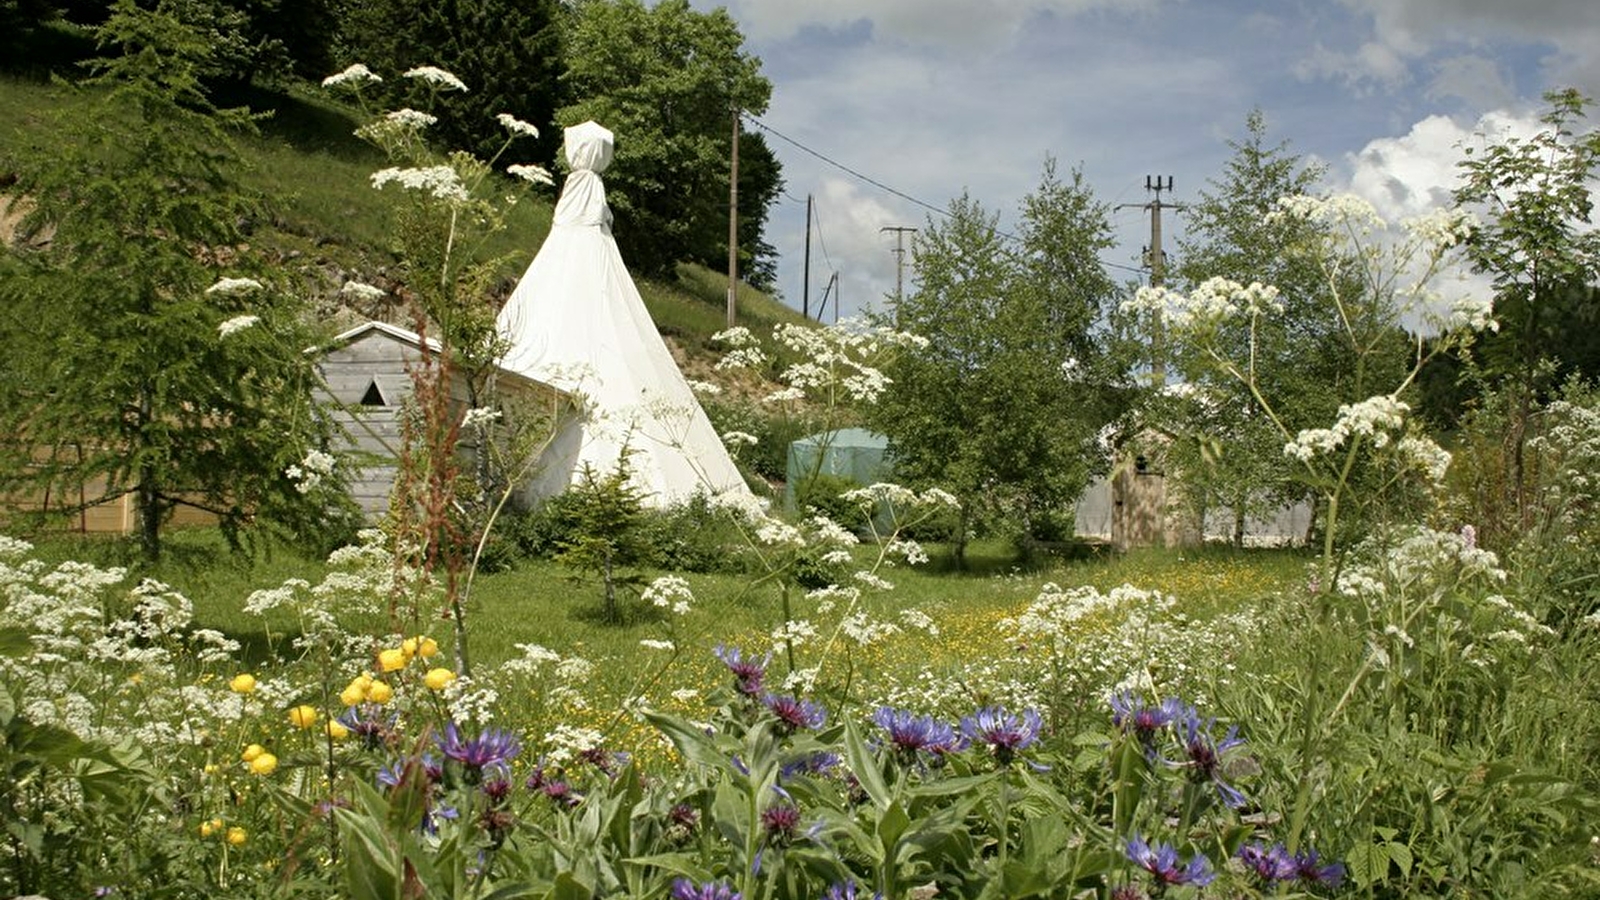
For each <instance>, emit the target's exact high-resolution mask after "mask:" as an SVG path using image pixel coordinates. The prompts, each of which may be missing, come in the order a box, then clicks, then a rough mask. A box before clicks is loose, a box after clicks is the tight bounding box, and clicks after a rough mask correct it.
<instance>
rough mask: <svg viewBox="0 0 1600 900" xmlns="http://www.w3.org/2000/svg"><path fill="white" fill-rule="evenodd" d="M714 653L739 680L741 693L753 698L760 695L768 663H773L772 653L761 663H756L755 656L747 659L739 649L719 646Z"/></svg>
mask: <svg viewBox="0 0 1600 900" xmlns="http://www.w3.org/2000/svg"><path fill="white" fill-rule="evenodd" d="M712 652H713V653H715V654H716V655H717V659H720V660H722V664H723V665H725V666H727V667H728V671H729V672H732V673H733V677H734V678H735V679H737V680H738V685H737V687H738V689H739V693H741V694H747V695H749V696H751V697H755V696H759V695H760V693H761V681H762V679H764V678H765V677H766V676H767V663H770V662H772V654H771V653H768V654H767V655H766V656H765V657H764V658H763V659H762V660H761V661H760V662H756V660H755V657H754V656H752V657H750V658H748V659H746V658H745V657H744V654H743V653H741V652H740V651H739V648H738V647H725V646H723V645H722V644H718V645H717V648H716V649H715V650H714V651H712Z"/></svg>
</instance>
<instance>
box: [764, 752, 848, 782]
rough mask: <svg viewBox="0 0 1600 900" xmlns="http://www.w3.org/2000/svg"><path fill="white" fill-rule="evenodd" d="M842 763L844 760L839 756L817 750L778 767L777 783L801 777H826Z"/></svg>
mask: <svg viewBox="0 0 1600 900" xmlns="http://www.w3.org/2000/svg"><path fill="white" fill-rule="evenodd" d="M843 763H844V759H843V758H842V757H840V756H839V754H837V753H832V752H829V751H827V750H818V751H817V752H815V753H810V754H807V755H805V756H802V757H800V758H799V759H791V760H789V761H788V762H786V763H784V764H783V765H781V766H779V767H778V781H779V783H782V782H785V781H788V780H790V779H792V778H797V777H799V776H801V775H818V776H826V775H828V774H830V773H831V772H833V770H835V769H837V768H839V766H840V765H842V764H843Z"/></svg>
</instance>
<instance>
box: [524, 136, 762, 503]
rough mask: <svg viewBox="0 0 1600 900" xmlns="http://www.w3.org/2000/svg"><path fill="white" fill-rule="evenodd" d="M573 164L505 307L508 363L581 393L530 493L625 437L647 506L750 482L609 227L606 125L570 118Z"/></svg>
mask: <svg viewBox="0 0 1600 900" xmlns="http://www.w3.org/2000/svg"><path fill="white" fill-rule="evenodd" d="M566 154H567V163H568V165H569V167H570V168H571V170H572V174H570V175H568V176H567V181H566V184H565V185H564V186H563V187H562V189H561V199H560V200H558V201H556V209H555V217H554V220H553V222H552V224H551V228H550V236H549V237H548V238H546V239H545V242H544V246H542V247H540V248H539V253H538V255H536V256H535V257H534V258H533V262H532V264H530V265H529V266H528V271H527V272H526V273H525V274H524V275H523V276H522V280H521V281H520V282H518V284H517V287H516V290H514V291H513V292H512V294H511V299H510V300H509V301H507V302H506V305H505V307H504V308H503V309H502V310H501V311H500V317H499V320H498V326H499V329H500V333H501V335H502V336H504V337H505V338H506V339H507V340H508V341H509V343H510V350H508V351H507V353H506V356H505V360H504V363H503V365H504V366H505V367H506V368H507V369H510V370H512V371H514V372H518V373H521V374H523V375H526V376H528V377H529V378H533V379H536V380H538V381H542V382H545V383H546V384H550V385H552V386H554V387H557V388H560V389H562V390H564V391H568V392H570V393H572V394H574V395H577V396H578V397H579V398H580V399H581V401H582V403H583V407H584V413H585V414H584V416H583V417H582V421H580V422H578V423H574V424H573V425H571V426H569V427H568V428H567V429H566V430H565V431H564V432H562V433H561V434H560V435H559V436H558V437H557V439H556V441H555V444H554V445H553V446H552V447H551V448H550V449H549V451H547V452H546V453H545V456H544V458H543V459H542V460H541V465H542V469H541V471H540V473H539V475H538V476H537V478H536V480H535V482H534V484H533V485H532V486H531V492H532V493H533V494H534V495H535V496H549V495H551V494H556V493H560V492H561V491H562V490H564V489H565V488H566V487H567V486H568V485H570V484H573V483H575V482H577V481H579V480H581V478H582V474H583V468H584V465H585V464H588V465H589V466H590V467H591V468H592V469H593V470H594V471H595V472H596V473H597V474H607V473H610V472H612V471H615V469H616V466H617V462H618V460H619V458H620V457H621V456H622V454H623V451H624V449H626V450H627V451H628V466H629V469H630V471H631V473H632V479H633V483H634V485H635V486H637V487H638V488H639V489H640V490H641V491H642V492H643V494H644V501H645V503H646V504H648V505H651V506H658V507H659V506H665V505H668V504H671V503H674V502H676V501H679V500H683V499H685V498H687V497H689V496H691V495H693V494H695V493H697V492H698V493H710V494H716V493H723V492H726V491H747V490H748V488H747V487H746V486H745V483H744V479H743V477H741V476H740V474H739V470H738V469H737V468H736V467H735V466H734V464H733V460H732V458H730V457H729V456H728V451H727V448H726V447H724V446H723V444H722V440H721V439H720V438H719V437H718V436H717V433H716V430H715V429H713V428H712V427H711V422H710V420H709V419H707V418H706V414H705V411H704V410H702V409H701V408H700V404H699V402H698V401H697V400H695V397H694V394H693V392H692V391H691V390H690V389H689V384H688V382H686V381H685V380H684V377H683V373H682V372H680V371H679V370H678V366H677V364H676V363H675V362H674V361H673V359H672V354H671V352H669V351H668V350H667V345H666V343H665V342H663V341H662V339H661V334H660V332H658V331H657V330H656V326H655V322H654V321H652V320H651V318H650V313H649V312H648V311H647V310H646V309H645V306H644V301H643V300H642V299H641V298H640V297H639V289H638V288H637V287H635V286H634V283H633V278H632V277H631V276H629V274H628V270H627V267H626V266H624V265H623V262H622V254H621V253H619V252H618V251H617V242H616V240H615V239H614V238H613V237H612V236H611V210H610V208H609V207H607V206H606V197H605V185H604V184H603V183H602V182H601V180H600V173H601V172H603V171H605V168H606V166H608V165H610V164H611V154H612V137H611V132H609V131H607V130H606V129H604V128H602V127H601V126H599V125H597V124H595V123H594V122H585V123H583V124H582V125H576V126H573V127H572V128H568V129H567V130H566Z"/></svg>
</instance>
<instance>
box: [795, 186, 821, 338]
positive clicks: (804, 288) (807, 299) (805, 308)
mask: <svg viewBox="0 0 1600 900" xmlns="http://www.w3.org/2000/svg"><path fill="white" fill-rule="evenodd" d="M800 315H802V316H805V317H806V318H807V319H809V318H811V195H810V194H807V195H806V270H805V274H804V275H803V276H801V278H800ZM817 318H819V319H820V318H822V312H821V310H818V311H817Z"/></svg>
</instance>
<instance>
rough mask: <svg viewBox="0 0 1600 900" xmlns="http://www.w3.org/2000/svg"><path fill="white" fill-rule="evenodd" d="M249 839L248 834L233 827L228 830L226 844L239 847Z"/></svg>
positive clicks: (237, 827) (241, 829)
mask: <svg viewBox="0 0 1600 900" xmlns="http://www.w3.org/2000/svg"><path fill="white" fill-rule="evenodd" d="M249 839H250V832H248V831H245V830H244V829H243V828H240V827H239V826H237V825H235V826H233V827H232V828H229V829H228V843H230V844H232V845H233V846H235V847H238V846H241V845H243V844H244V842H245V841H248V840H249Z"/></svg>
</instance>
